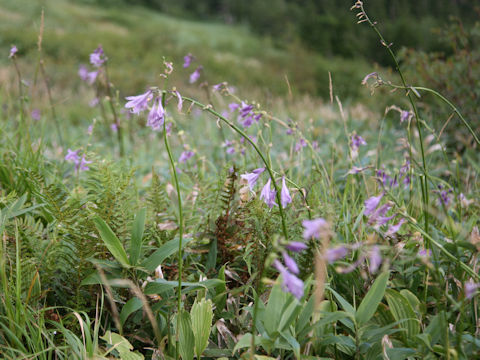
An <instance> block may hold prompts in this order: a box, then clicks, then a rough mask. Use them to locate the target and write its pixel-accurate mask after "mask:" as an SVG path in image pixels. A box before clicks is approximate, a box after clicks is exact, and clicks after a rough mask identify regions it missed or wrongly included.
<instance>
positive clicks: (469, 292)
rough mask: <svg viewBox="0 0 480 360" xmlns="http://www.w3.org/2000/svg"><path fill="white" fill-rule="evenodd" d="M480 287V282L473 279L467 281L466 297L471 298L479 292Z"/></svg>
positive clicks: (465, 287)
mask: <svg viewBox="0 0 480 360" xmlns="http://www.w3.org/2000/svg"><path fill="white" fill-rule="evenodd" d="M478 288H480V284H479V283H475V282H474V281H473V280H472V279H470V280H469V281H467V282H466V283H465V285H464V291H465V298H466V299H471V298H473V296H474V295H475V293H476V292H477V289H478Z"/></svg>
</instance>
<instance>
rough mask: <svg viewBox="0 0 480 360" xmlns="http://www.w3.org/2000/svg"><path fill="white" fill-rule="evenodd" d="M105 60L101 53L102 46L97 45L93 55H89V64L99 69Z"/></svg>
mask: <svg viewBox="0 0 480 360" xmlns="http://www.w3.org/2000/svg"><path fill="white" fill-rule="evenodd" d="M106 60H107V58H106V57H105V54H104V52H103V48H102V45H99V46H98V48H96V49H95V51H94V52H93V53H91V54H90V64H92V65H93V66H95V67H100V66H102V64H103V63H104V62H105V61H106Z"/></svg>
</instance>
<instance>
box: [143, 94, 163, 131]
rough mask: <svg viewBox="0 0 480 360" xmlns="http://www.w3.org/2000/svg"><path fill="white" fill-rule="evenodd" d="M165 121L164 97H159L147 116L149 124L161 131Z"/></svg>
mask: <svg viewBox="0 0 480 360" xmlns="http://www.w3.org/2000/svg"><path fill="white" fill-rule="evenodd" d="M164 121H165V110H164V109H163V106H162V99H161V98H160V97H158V98H157V99H156V100H155V101H154V102H153V106H152V108H151V109H150V112H149V113H148V117H147V126H149V127H151V128H152V130H153V131H160V130H161V129H162V126H163V122H164Z"/></svg>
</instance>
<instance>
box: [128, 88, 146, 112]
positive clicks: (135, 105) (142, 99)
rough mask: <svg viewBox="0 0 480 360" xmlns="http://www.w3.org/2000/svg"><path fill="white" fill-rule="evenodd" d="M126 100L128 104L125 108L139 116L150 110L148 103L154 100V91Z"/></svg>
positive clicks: (129, 97)
mask: <svg viewBox="0 0 480 360" xmlns="http://www.w3.org/2000/svg"><path fill="white" fill-rule="evenodd" d="M126 99H127V100H128V102H127V103H126V104H125V107H126V108H127V109H130V112H132V113H133V114H139V113H140V112H142V111H143V110H146V109H147V108H148V102H149V101H150V100H152V91H151V90H148V91H147V92H145V93H143V94H140V95H137V96H128V97H126Z"/></svg>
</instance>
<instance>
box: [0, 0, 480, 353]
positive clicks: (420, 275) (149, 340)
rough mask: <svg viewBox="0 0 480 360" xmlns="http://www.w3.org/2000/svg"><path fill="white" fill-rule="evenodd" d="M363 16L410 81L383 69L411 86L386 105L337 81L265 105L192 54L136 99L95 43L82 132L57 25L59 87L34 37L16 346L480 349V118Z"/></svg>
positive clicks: (23, 152)
mask: <svg viewBox="0 0 480 360" xmlns="http://www.w3.org/2000/svg"><path fill="white" fill-rule="evenodd" d="M64 5H65V4H64ZM72 6H73V5H72ZM74 8H75V6H74ZM75 9H76V8H75ZM352 10H354V11H355V14H356V15H357V17H358V20H359V22H360V23H366V25H369V26H370V27H372V29H373V31H374V32H375V33H376V34H377V35H378V36H379V39H380V43H381V45H382V46H384V47H385V49H386V51H387V53H388V54H389V56H391V59H392V61H393V62H394V63H395V64H396V65H397V68H396V71H397V72H398V75H395V76H393V75H391V74H390V73H388V72H386V73H384V72H381V71H379V70H378V69H377V71H373V72H370V73H369V74H368V75H366V76H364V78H363V85H365V86H366V87H367V88H369V89H370V90H371V92H372V93H373V97H374V98H375V96H379V92H380V91H383V92H382V93H381V94H385V93H388V92H389V91H390V90H392V91H395V92H396V93H397V96H400V95H398V94H399V93H402V94H403V95H402V96H401V101H400V102H399V103H397V102H395V101H396V99H398V97H395V98H393V97H392V98H391V99H394V100H395V101H394V100H392V101H391V102H390V100H388V101H389V103H388V106H387V107H386V108H385V110H384V111H383V110H382V111H381V112H380V113H378V111H377V110H376V109H373V110H372V109H369V108H368V107H367V106H365V105H364V104H353V103H350V104H348V102H347V103H344V102H342V97H341V96H340V95H341V94H340V95H339V94H338V93H337V90H336V87H335V81H334V80H332V78H333V79H335V78H336V75H335V73H333V74H328V73H327V74H326V76H327V78H328V79H329V80H330V81H329V82H328V83H329V87H328V97H327V99H328V100H327V101H326V103H322V104H320V103H319V102H317V100H315V99H314V98H311V97H309V96H302V97H298V98H297V97H296V95H294V93H293V92H291V93H290V95H288V97H287V100H284V99H282V98H272V99H271V100H270V101H269V102H268V103H267V104H263V103H262V102H260V101H258V100H254V98H253V97H251V96H247V95H251V94H247V95H245V93H243V92H242V91H241V90H239V89H236V88H235V87H234V86H232V85H231V84H230V83H229V82H226V81H223V82H219V83H217V84H215V85H213V86H212V85H211V84H210V85H209V80H210V78H209V76H210V73H211V72H212V71H213V70H212V68H211V67H210V66H209V64H208V63H204V62H202V58H201V57H200V56H199V55H197V53H195V52H194V51H193V50H192V51H190V52H185V54H184V58H183V62H181V61H180V62H173V61H171V59H170V58H169V57H168V55H169V54H168V53H165V54H163V55H164V56H165V57H163V58H160V59H158V58H157V59H156V62H155V70H147V69H146V70H145V71H146V72H148V71H157V72H158V73H156V74H155V76H151V77H149V76H146V79H148V85H147V87H145V88H144V89H143V90H142V91H139V92H138V94H137V93H131V92H130V90H127V91H126V90H124V89H123V88H122V86H118V85H117V86H116V85H115V84H116V83H115V78H114V77H110V73H111V72H113V71H117V72H119V73H120V72H121V71H122V70H121V69H120V70H114V66H115V52H114V51H113V49H112V48H108V47H106V46H99V45H98V44H95V46H92V52H91V53H90V55H89V58H87V57H85V59H84V61H83V62H84V63H89V65H82V66H81V67H80V68H79V69H77V68H75V69H73V68H72V69H71V75H70V76H75V77H76V76H78V79H77V80H75V81H74V82H75V85H74V86H73V88H72V89H71V90H70V91H71V94H73V95H75V99H76V102H77V104H76V105H74V106H72V108H74V109H73V110H71V112H69V111H67V112H66V113H73V112H76V111H77V108H79V109H80V108H81V106H85V105H79V104H86V103H87V102H90V109H89V111H88V112H83V111H82V110H81V109H80V110H78V114H82V115H79V116H78V117H77V118H74V119H70V118H68V117H66V116H65V115H64V113H63V111H60V109H59V108H57V103H58V102H59V101H60V100H59V99H61V98H62V94H64V93H62V92H60V91H58V88H57V87H56V85H55V81H54V80H55V79H54V78H51V77H50V76H51V75H50V73H49V66H50V65H49V64H48V59H47V58H46V57H44V56H43V54H44V51H46V50H45V49H46V48H45V46H46V44H47V43H48V41H46V39H44V38H43V34H44V33H43V25H42V27H41V29H42V31H41V32H40V38H39V39H36V40H35V41H36V42H37V43H36V46H37V52H38V54H39V55H38V64H39V65H38V66H39V69H40V72H39V74H38V76H39V80H38V81H40V80H41V83H42V87H43V88H44V89H45V91H46V93H47V95H46V96H42V95H41V94H40V93H39V91H38V88H37V87H36V86H32V85H31V84H30V83H29V82H28V81H26V78H25V76H27V75H25V74H29V71H30V70H29V69H28V65H27V63H26V61H24V60H23V58H22V57H23V49H22V48H20V47H17V46H12V47H11V49H10V54H9V58H10V61H11V65H10V71H11V72H12V75H10V76H12V77H15V79H16V82H14V83H12V84H10V85H9V86H8V87H5V88H3V89H2V92H1V96H2V99H4V102H5V104H6V106H4V107H3V109H4V112H3V116H2V121H1V122H0V131H1V133H2V136H3V139H4V141H3V142H2V146H1V147H0V157H1V159H2V161H1V162H0V235H1V239H2V244H1V248H0V249H1V250H0V251H1V254H0V255H1V256H0V284H1V285H0V286H1V290H2V291H1V292H0V300H1V301H0V351H1V353H2V355H3V356H4V357H5V358H8V359H17V358H25V359H26V358H41V359H43V358H44V359H96V358H119V359H144V358H147V359H174V358H175V359H179V358H182V359H193V358H194V357H196V358H198V359H199V358H201V357H203V358H235V359H237V358H248V359H255V358H257V359H258V358H262V359H263V358H265V359H275V358H281V359H294V358H295V359H313V358H320V357H321V358H328V359H380V358H383V359H414V358H424V359H435V358H447V359H470V358H472V357H475V356H476V354H478V353H479V349H480V341H479V340H478V339H477V334H478V329H477V327H478V326H477V324H478V321H477V320H478V319H477V317H478V316H477V313H478V303H477V298H478V296H477V290H478V288H480V275H479V274H478V270H477V260H478V253H479V250H480V245H479V244H480V234H479V230H478V222H479V216H478V214H479V204H478V201H477V200H476V199H478V195H479V188H478V181H477V180H478V167H479V157H478V154H476V153H475V152H474V151H473V150H472V149H476V147H477V146H478V135H477V132H476V130H477V129H476V127H475V126H473V125H472V122H471V119H470V118H469V117H468V116H465V114H466V113H468V111H469V109H466V111H464V109H462V108H461V107H457V106H455V105H454V103H453V102H451V101H450V100H449V99H448V97H445V96H443V95H442V94H440V93H439V92H437V91H436V90H432V89H430V88H428V87H425V86H416V85H411V84H410V80H409V79H408V78H407V77H406V76H405V75H404V73H403V72H402V68H401V66H400V64H399V63H398V61H397V58H396V54H395V52H394V48H393V45H392V44H390V43H389V42H388V41H387V40H386V39H384V38H383V35H382V33H381V31H380V30H379V28H380V27H379V25H378V24H377V23H376V22H375V21H374V20H372V19H371V18H370V17H369V15H368V13H367V11H366V9H365V6H364V3H363V2H362V1H357V2H356V3H355V4H354V6H353V7H352ZM46 24H48V20H47V22H46ZM362 26H364V25H362ZM58 51H61V50H58ZM139 71H143V68H142V69H141V70H140V68H138V69H137V72H139ZM136 74H137V73H136ZM135 76H136V75H135ZM222 80H223V79H222ZM180 84H183V85H182V86H180ZM287 84H288V86H289V87H290V86H291V84H290V83H289V82H288V79H287ZM350 86H351V87H356V86H358V87H360V86H361V85H360V84H355V83H351V85H350ZM132 88H135V86H132ZM129 89H130V87H129ZM384 89H387V91H385V90H384ZM290 90H291V88H290ZM425 93H429V94H431V95H433V96H436V98H437V99H438V101H440V102H442V103H444V104H445V105H446V106H447V107H448V113H449V114H450V113H451V114H452V116H453V117H452V118H451V119H449V120H448V121H449V122H450V123H451V124H452V123H455V124H456V127H457V128H458V129H460V128H461V129H463V130H462V131H464V132H465V134H468V136H469V137H470V139H471V141H470V142H468V143H466V146H467V145H468V146H469V148H468V149H467V150H466V151H462V152H457V151H456V150H457V149H456V148H455V147H452V146H451V145H450V144H449V141H448V138H447V134H448V132H445V131H444V127H445V126H443V127H441V128H438V125H437V122H436V121H433V120H432V119H431V118H430V117H429V114H430V113H429V112H428V111H425V110H424V109H425V108H424V106H423V103H422V101H423V94H425ZM191 94H193V95H191ZM196 95H198V97H197V96H196ZM382 96H383V95H382ZM92 99H93V100H92ZM383 101H385V100H383ZM32 104H35V107H33V106H32ZM37 105H38V106H39V107H38V108H37V107H36V106H37ZM272 109H275V110H277V111H278V112H274V111H272ZM438 111H440V108H439V110H438ZM85 114H90V115H88V117H87V116H86V115H85ZM459 131H460V130H459Z"/></svg>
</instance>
